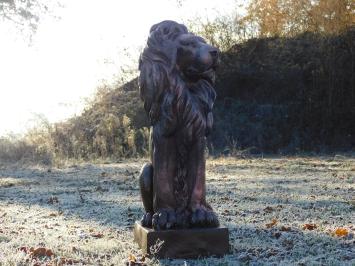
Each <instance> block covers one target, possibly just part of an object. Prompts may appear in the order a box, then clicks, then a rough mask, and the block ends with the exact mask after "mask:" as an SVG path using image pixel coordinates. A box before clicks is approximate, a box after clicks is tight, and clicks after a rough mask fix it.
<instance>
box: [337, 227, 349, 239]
mask: <svg viewBox="0 0 355 266" xmlns="http://www.w3.org/2000/svg"><path fill="white" fill-rule="evenodd" d="M334 234H335V235H336V236H338V237H343V236H347V235H348V234H349V231H348V229H346V228H337V229H336V230H335V232H334Z"/></svg>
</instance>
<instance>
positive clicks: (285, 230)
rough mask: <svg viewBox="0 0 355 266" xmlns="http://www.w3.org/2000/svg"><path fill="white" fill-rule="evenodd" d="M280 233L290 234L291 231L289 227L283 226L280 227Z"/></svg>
mask: <svg viewBox="0 0 355 266" xmlns="http://www.w3.org/2000/svg"><path fill="white" fill-rule="evenodd" d="M280 231H283V232H290V231H291V227H289V226H284V225H283V226H281V228H280Z"/></svg>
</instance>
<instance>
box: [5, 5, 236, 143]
mask: <svg viewBox="0 0 355 266" xmlns="http://www.w3.org/2000/svg"><path fill="white" fill-rule="evenodd" d="M240 1H241V0H239V2H240ZM242 2H243V1H242ZM61 3H63V7H61V8H58V10H57V11H56V10H54V13H55V14H56V15H58V16H59V17H60V19H56V18H54V17H53V16H44V17H43V18H42V20H40V24H39V27H38V30H37V32H36V33H35V35H34V36H33V40H32V43H31V45H29V43H28V40H26V39H25V38H22V37H21V34H20V33H19V32H18V30H17V29H16V28H15V27H14V25H13V24H11V23H4V22H1V23H0V136H1V135H6V134H9V133H16V134H23V133H24V132H26V130H28V129H29V128H31V127H32V126H33V125H34V124H35V123H36V121H37V118H38V115H41V116H42V117H45V118H46V119H48V121H50V122H56V121H61V120H64V119H66V118H69V117H71V116H73V115H79V114H80V112H81V111H82V109H83V107H84V105H85V99H88V98H90V97H92V96H93V94H94V92H95V90H96V88H97V87H98V86H99V85H100V84H103V83H111V82H112V81H113V80H114V79H115V78H116V79H117V76H118V75H119V73H120V68H121V67H127V66H128V67H133V68H135V67H136V64H137V60H138V55H139V52H140V50H141V49H142V48H143V46H144V44H145V41H146V39H147V36H148V33H149V29H150V27H151V25H153V24H155V23H158V22H160V21H162V20H166V19H169V20H175V21H177V22H180V23H181V22H182V23H183V22H186V21H187V20H188V19H192V18H194V17H196V16H199V17H203V18H209V19H213V18H214V17H215V16H217V15H219V14H228V13H232V12H234V11H235V8H236V0H218V1H216V0H180V1H177V0H150V1H144V0H129V1H117V0H102V1H89V0H67V1H61ZM179 3H180V4H179Z"/></svg>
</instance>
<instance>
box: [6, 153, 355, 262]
mask: <svg viewBox="0 0 355 266" xmlns="http://www.w3.org/2000/svg"><path fill="white" fill-rule="evenodd" d="M144 162H145V160H143V159H142V160H130V161H122V162H117V163H114V164H87V163H86V164H78V165H70V166H68V167H61V168H48V167H47V168H46V167H39V166H27V167H23V166H22V167H19V166H17V167H15V166H2V167H1V168H0V265H31V264H33V265H64V264H75V265H81V264H83V265H125V263H126V261H128V260H129V258H130V259H131V260H132V261H133V260H134V259H135V258H136V259H137V260H139V259H140V257H141V253H140V251H139V249H138V247H137V246H136V244H135V243H134V242H133V233H132V226H133V223H134V221H135V220H136V219H139V218H140V217H141V215H142V214H143V207H142V204H141V201H140V197H139V190H138V180H137V178H138V172H139V169H140V167H141V166H142V164H143V163H144ZM207 176H208V179H207V188H208V191H207V195H208V196H207V197H208V200H209V202H210V203H211V205H212V206H213V207H214V209H215V210H216V212H217V213H218V215H219V217H220V221H221V223H222V224H223V225H226V226H227V227H228V228H229V230H230V254H228V255H226V256H225V257H223V258H208V259H200V260H186V261H184V260H157V259H154V258H146V259H145V262H146V263H147V265H239V264H247V265H265V264H266V265H290V264H292V265H355V245H354V241H355V237H354V233H355V225H354V220H355V199H354V195H355V158H354V157H353V156H326V157H280V158H250V159H236V158H222V159H221V158H220V159H210V160H208V167H207ZM41 247H42V249H41ZM31 248H32V249H31Z"/></svg>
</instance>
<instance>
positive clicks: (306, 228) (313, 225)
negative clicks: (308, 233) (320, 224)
mask: <svg viewBox="0 0 355 266" xmlns="http://www.w3.org/2000/svg"><path fill="white" fill-rule="evenodd" d="M316 228H317V225H316V224H304V225H303V230H314V229H316Z"/></svg>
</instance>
